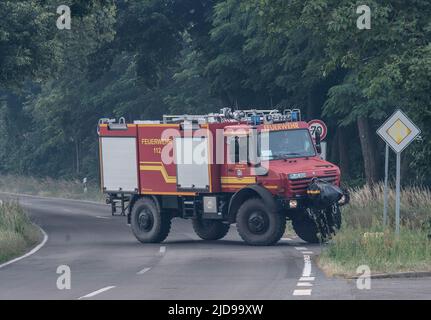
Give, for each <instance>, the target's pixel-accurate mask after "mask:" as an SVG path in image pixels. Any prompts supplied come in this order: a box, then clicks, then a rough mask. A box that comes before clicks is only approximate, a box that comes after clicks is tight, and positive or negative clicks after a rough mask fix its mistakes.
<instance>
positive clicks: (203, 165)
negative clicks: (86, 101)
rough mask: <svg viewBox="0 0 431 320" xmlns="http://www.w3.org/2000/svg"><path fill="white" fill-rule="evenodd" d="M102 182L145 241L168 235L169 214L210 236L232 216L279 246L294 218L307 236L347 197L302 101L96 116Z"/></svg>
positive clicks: (324, 233)
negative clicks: (283, 106)
mask: <svg viewBox="0 0 431 320" xmlns="http://www.w3.org/2000/svg"><path fill="white" fill-rule="evenodd" d="M98 134H99V153H100V173H101V188H102V190H103V192H104V193H105V194H106V195H107V203H109V204H111V208H112V214H113V215H115V214H119V215H124V216H127V222H128V224H130V226H131V229H132V231H133V234H134V235H135V237H136V238H137V239H138V240H139V241H140V242H142V243H158V242H162V241H164V240H165V239H166V237H167V236H168V234H169V231H170V228H171V220H172V219H173V218H183V219H190V220H191V221H192V225H193V229H194V231H195V232H196V234H197V235H198V236H199V237H200V238H202V239H204V240H218V239H221V238H223V237H224V236H225V235H226V234H227V233H228V231H229V228H230V225H231V224H236V227H237V230H238V233H239V235H240V236H241V238H242V239H243V240H244V241H245V242H246V243H247V244H250V245H273V244H275V243H277V242H278V241H279V240H280V238H281V237H282V236H283V234H284V232H285V229H286V221H287V220H291V222H292V226H293V228H294V230H295V232H296V233H297V235H298V236H299V237H300V238H301V239H303V240H305V241H307V242H310V243H317V242H321V241H326V240H327V239H329V238H330V237H331V235H333V234H334V233H335V232H336V231H337V230H338V229H339V228H340V225H341V210H340V207H341V206H342V205H344V204H346V203H347V202H348V195H347V194H346V193H345V192H344V191H342V190H341V189H340V188H339V185H340V169H339V168H338V167H337V166H336V165H334V164H332V163H330V162H328V161H326V160H323V159H322V158H321V156H320V153H321V145H320V136H319V133H318V132H317V133H316V136H315V137H313V136H312V135H311V134H310V131H309V129H308V124H307V122H305V121H303V120H302V119H301V112H300V110H298V109H288V110H283V111H279V110H266V109H265V110H256V109H252V110H234V111H232V109H230V108H224V109H221V110H220V112H219V113H211V114H207V115H165V116H163V120H162V121H142V120H139V121H134V122H133V123H126V121H125V119H124V118H120V119H119V120H118V121H117V120H115V119H108V118H104V119H101V120H99V124H98Z"/></svg>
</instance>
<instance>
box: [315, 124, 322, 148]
mask: <svg viewBox="0 0 431 320" xmlns="http://www.w3.org/2000/svg"><path fill="white" fill-rule="evenodd" d="M315 140H316V150H317V153H318V154H321V153H322V145H321V144H320V142H321V141H322V140H321V138H320V132H319V131H318V130H316V133H315Z"/></svg>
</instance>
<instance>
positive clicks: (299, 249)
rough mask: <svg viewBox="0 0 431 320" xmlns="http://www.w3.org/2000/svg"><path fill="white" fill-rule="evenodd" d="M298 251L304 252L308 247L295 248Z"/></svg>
mask: <svg viewBox="0 0 431 320" xmlns="http://www.w3.org/2000/svg"><path fill="white" fill-rule="evenodd" d="M295 249H296V250H298V251H303V250H307V248H306V247H295Z"/></svg>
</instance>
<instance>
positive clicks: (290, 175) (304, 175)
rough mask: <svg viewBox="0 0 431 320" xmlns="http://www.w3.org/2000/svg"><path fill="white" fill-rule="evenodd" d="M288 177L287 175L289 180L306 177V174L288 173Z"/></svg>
mask: <svg viewBox="0 0 431 320" xmlns="http://www.w3.org/2000/svg"><path fill="white" fill-rule="evenodd" d="M288 177H289V180H296V179H303V178H306V177H307V174H306V173H305V172H301V173H290V174H289V176H288Z"/></svg>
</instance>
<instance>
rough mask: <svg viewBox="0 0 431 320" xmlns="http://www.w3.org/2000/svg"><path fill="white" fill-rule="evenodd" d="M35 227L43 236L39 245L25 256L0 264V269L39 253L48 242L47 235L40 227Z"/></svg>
mask: <svg viewBox="0 0 431 320" xmlns="http://www.w3.org/2000/svg"><path fill="white" fill-rule="evenodd" d="M35 226H36V227H38V228H39V229H40V231H41V232H42V234H43V240H42V242H41V243H40V244H38V245H37V246H36V247H34V248H33V249H32V250H31V251H30V252H27V253H26V254H24V255H22V256H21V257H18V258H15V259H12V260H10V261H8V262H5V263H3V264H0V269H1V268H3V267H6V266H8V265H10V264H12V263H14V262H17V261H19V260H22V259H24V258H27V257H28V256H31V255H32V254H34V253H36V252H37V251H39V250H40V249H41V248H42V247H43V246H44V245H45V243H46V242H47V241H48V235H47V234H46V232H45V231H44V230H43V229H42V228H41V227H39V226H38V225H36V224H35Z"/></svg>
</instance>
